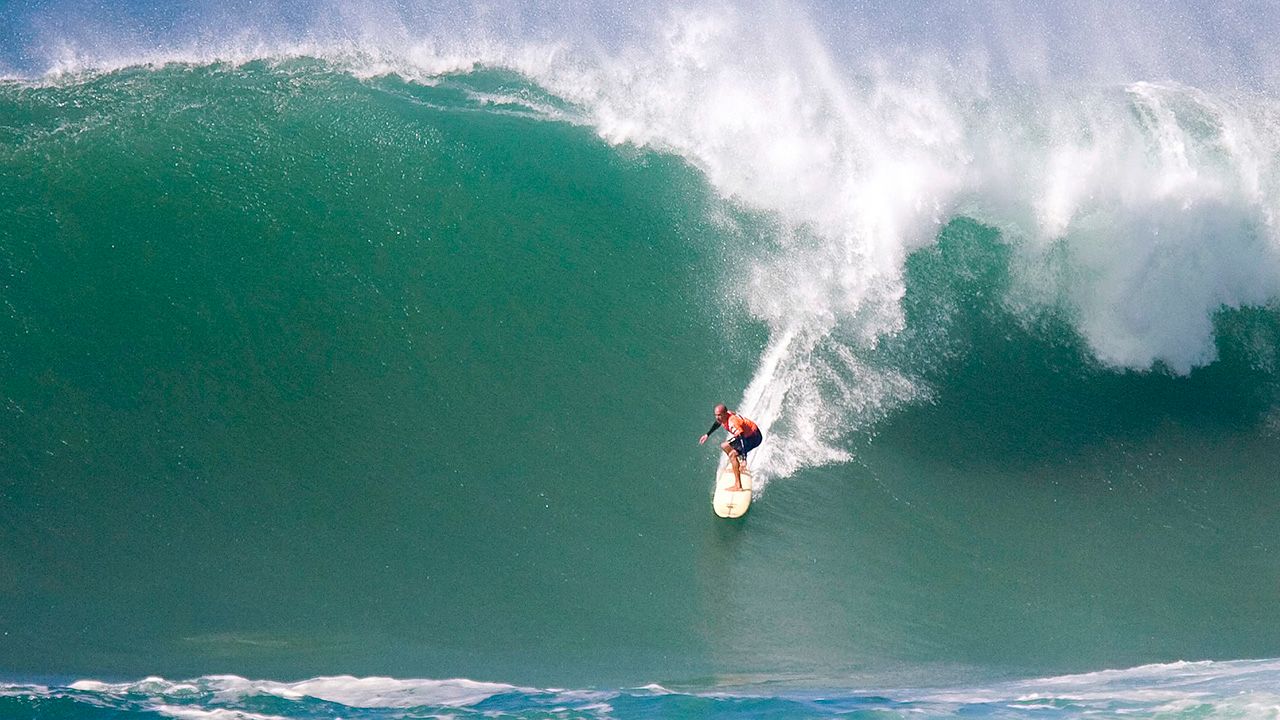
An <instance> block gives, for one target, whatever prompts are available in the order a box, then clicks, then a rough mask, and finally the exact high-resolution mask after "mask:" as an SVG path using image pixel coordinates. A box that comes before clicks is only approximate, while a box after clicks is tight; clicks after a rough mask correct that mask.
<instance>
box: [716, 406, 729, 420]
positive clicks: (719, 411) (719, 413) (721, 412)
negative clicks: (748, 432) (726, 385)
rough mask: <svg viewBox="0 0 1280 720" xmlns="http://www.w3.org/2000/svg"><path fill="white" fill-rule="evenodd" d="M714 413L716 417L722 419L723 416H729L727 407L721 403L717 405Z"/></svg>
mask: <svg viewBox="0 0 1280 720" xmlns="http://www.w3.org/2000/svg"><path fill="white" fill-rule="evenodd" d="M715 413H716V419H717V420H721V421H723V420H724V419H725V418H727V417H729V408H727V407H725V406H724V405H723V404H720V405H717V406H716V410H715Z"/></svg>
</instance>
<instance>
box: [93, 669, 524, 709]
mask: <svg viewBox="0 0 1280 720" xmlns="http://www.w3.org/2000/svg"><path fill="white" fill-rule="evenodd" d="M68 687H70V688H71V689H73V690H81V691H85V692H94V693H102V694H107V695H127V694H144V695H149V696H154V697H158V698H166V699H178V698H192V697H197V696H204V695H207V696H209V697H210V698H211V699H212V700H214V701H216V702H220V703H226V702H235V701H239V700H243V699H245V698H249V697H254V696H260V695H274V696H276V697H281V698H286V699H290V700H300V699H303V698H315V699H317V700H325V701H327V702H333V703H339V704H342V705H346V706H348V707H357V708H407V707H419V706H442V707H463V706H468V705H474V704H476V703H478V702H481V701H484V700H486V699H488V698H490V697H493V696H494V695H498V694H501V693H507V692H522V693H535V692H538V691H537V690H533V689H530V688H520V687H516V686H514V685H504V684H501V683H486V682H478V681H475V680H466V679H450V680H413V679H410V680H401V679H396V678H389V677H364V678H357V677H353V676H350V675H339V676H331V677H316V678H311V679H309V680H302V681H299V682H276V681H271V680H248V679H245V678H243V677H239V676H236V675H210V676H206V677H201V678H198V679H196V680H189V681H181V682H174V681H170V680H165V679H164V678H160V677H148V678H144V679H142V680H139V681H136V682H127V683H104V682H100V681H97V680H78V681H76V682H74V683H72V684H71V685H69V686H68Z"/></svg>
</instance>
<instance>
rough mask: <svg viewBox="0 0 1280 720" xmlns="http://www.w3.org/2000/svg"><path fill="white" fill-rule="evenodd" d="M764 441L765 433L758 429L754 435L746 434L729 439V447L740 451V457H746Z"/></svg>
mask: <svg viewBox="0 0 1280 720" xmlns="http://www.w3.org/2000/svg"><path fill="white" fill-rule="evenodd" d="M762 442H764V433H762V432H760V431H759V430H757V431H756V432H755V434H754V435H744V436H742V437H737V438H734V439H732V440H730V441H729V447H731V448H733V449H734V450H737V451H738V455H739V456H740V457H746V456H747V453H749V452H751V451H752V450H755V449H756V448H758V447H760V443H762Z"/></svg>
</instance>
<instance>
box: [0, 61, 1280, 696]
mask: <svg viewBox="0 0 1280 720" xmlns="http://www.w3.org/2000/svg"><path fill="white" fill-rule="evenodd" d="M498 91H501V92H507V93H513V94H515V95H518V96H522V97H525V98H533V99H536V100H537V101H539V102H551V103H553V104H554V103H555V101H552V100H549V99H547V98H546V97H545V95H543V94H541V93H540V91H539V90H537V89H536V88H534V87H532V86H530V85H528V84H527V83H524V82H522V81H520V80H518V79H517V78H515V77H512V76H508V75H504V74H500V73H490V72H478V73H474V74H471V75H466V76H459V77H454V78H448V79H446V80H445V81H443V82H441V83H440V84H439V85H436V86H428V85H421V84H412V83H407V82H405V81H403V80H400V79H398V78H396V77H381V78H374V79H369V80H359V79H356V78H353V77H351V76H350V75H348V74H346V73H343V72H340V71H337V70H335V69H332V68H329V67H327V66H325V65H323V64H320V63H318V62H314V61H291V62H288V63H284V64H278V63H276V64H266V63H251V64H249V65H245V66H241V67H235V68H232V67H224V66H204V67H187V66H169V67H166V68H163V69H134V70H126V71H121V72H117V73H112V74H108V75H101V76H93V77H88V78H81V79H72V80H69V81H67V82H65V83H61V84H51V85H46V86H39V87H31V86H24V85H20V84H8V85H0V166H3V167H4V170H5V172H4V173H3V174H2V175H0V283H2V285H0V290H2V292H0V298H2V299H3V301H4V303H3V305H4V308H3V312H2V313H0V382H2V383H3V385H2V391H3V402H4V405H3V415H2V416H0V467H2V468H4V470H3V472H2V473H0V501H2V502H0V608H2V609H3V610H2V611H0V670H3V671H6V672H9V673H15V674H65V675H83V674H92V675H94V676H109V677H141V676H143V675H146V674H151V673H154V674H162V675H165V676H166V677H181V676H191V675H197V674H211V673H221V672H234V673H236V674H240V675H245V676H255V677H273V678H301V677H308V676H312V675H317V674H335V673H349V674H354V675H369V674H388V675H394V676H397V677H468V678H474V679H494V680H502V681H505V682H517V683H536V684H542V685H546V684H554V683H564V684H573V685H578V686H583V685H592V684H618V683H644V682H650V681H655V680H668V681H683V682H695V683H696V682H699V681H701V680H702V679H706V678H713V677H725V676H733V677H739V676H741V677H753V676H762V677H774V678H779V677H780V678H788V679H791V680H793V681H798V682H803V681H805V679H806V678H807V679H814V678H843V679H845V681H846V682H853V683H857V682H861V681H867V682H870V681H871V680H873V679H878V680H879V681H881V682H893V681H902V682H906V681H911V680H919V679H920V678H929V679H933V680H938V679H946V678H953V677H967V678H972V677H986V676H993V675H1029V674H1040V673H1051V672H1066V671H1074V670H1090V669H1096V668H1098V667H1104V666H1128V665H1137V664H1141V663H1146V662H1160V661H1170V660H1176V659H1183V658H1186V659H1201V658H1221V659H1231V658H1246V657H1258V656H1275V655H1276V654H1277V648H1280V631H1278V630H1277V626H1276V624H1275V623H1274V621H1273V618H1272V617H1271V612H1270V610H1271V609H1272V606H1273V600H1274V594H1275V587H1276V581H1277V578H1278V577H1280V558H1278V557H1277V555H1276V552H1275V549H1274V547H1273V541H1272V539H1271V527H1272V526H1273V525H1274V520H1275V519H1276V517H1277V513H1276V508H1277V506H1278V504H1277V501H1278V500H1280V497H1277V490H1276V482H1275V480H1276V478H1277V477H1278V474H1277V471H1278V470H1280V452H1277V450H1278V449H1280V434H1278V433H1280V431H1278V430H1277V427H1278V425H1277V422H1276V421H1275V419H1274V417H1273V416H1272V415H1271V414H1270V408H1271V406H1272V403H1273V401H1274V398H1275V389H1276V387H1277V385H1276V379H1277V372H1276V367H1275V366H1274V349H1275V347H1276V346H1277V343H1276V339H1277V337H1280V335H1277V332H1278V328H1280V321H1277V319H1276V314H1275V313H1274V312H1273V311H1272V310H1269V309H1266V308H1262V309H1257V308H1254V309H1245V310H1235V311H1224V312H1223V313H1222V314H1221V315H1220V316H1219V317H1218V318H1217V327H1218V346H1219V352H1220V360H1219V361H1217V362H1216V363H1214V364H1212V365H1209V366H1208V367H1205V368H1202V369H1199V370H1196V371H1194V372H1193V373H1192V374H1191V375H1190V376H1186V377H1182V376H1174V375H1172V374H1170V373H1168V372H1165V371H1163V370H1161V369H1160V368H1156V369H1154V370H1151V371H1145V372H1132V371H1117V370H1113V369H1109V368H1106V367H1103V366H1102V365H1100V364H1099V363H1098V362H1097V361H1095V360H1093V359H1091V357H1090V356H1089V353H1088V351H1087V349H1086V348H1085V345H1084V343H1083V342H1082V341H1081V340H1080V339H1079V338H1078V337H1077V336H1076V335H1075V334H1074V333H1073V331H1072V330H1071V325H1070V323H1069V319H1070V318H1069V314H1068V315H1064V314H1062V313H1059V312H1057V311H1055V310H1053V309H1048V310H1045V311H1044V312H1043V313H1042V314H1040V315H1035V316H1027V315H1024V314H1019V313H1018V312H1017V311H1015V310H1013V309H1011V307H1012V306H1011V305H1010V304H1009V303H1008V302H1006V299H1007V298H1008V297H1009V293H1010V292H1013V291H1012V290H1011V281H1010V280H1009V277H1010V275H1009V264H1010V262H1012V261H1011V250H1010V249H1009V247H1008V246H1006V245H1005V244H1004V243H1003V242H1002V240H1001V238H1000V237H999V235H998V234H997V233H996V232H995V231H994V230H991V229H989V228H986V227H984V226H982V225H980V224H976V223H974V222H971V221H969V220H965V219H963V218H961V219H956V220H953V221H952V222H950V223H949V224H948V225H946V226H945V228H944V229H943V231H942V232H941V234H940V236H939V239H938V242H937V244H935V245H934V246H932V247H930V248H926V249H923V250H920V251H917V253H916V254H915V255H913V256H912V257H911V258H910V260H909V261H908V265H907V275H906V280H907V293H906V296H905V298H904V299H903V301H902V302H903V310H904V313H905V316H906V319H907V324H906V327H905V329H904V330H903V331H902V332H901V333H899V334H897V335H896V336H894V337H891V338H886V339H885V340H884V342H883V343H882V344H881V345H879V346H878V347H877V348H875V349H874V350H873V351H868V357H869V358H870V359H871V360H872V361H874V362H876V363H880V364H883V365H885V366H892V367H895V368H898V369H900V370H901V371H903V372H905V373H907V374H908V375H910V376H911V377H912V378H914V379H915V380H916V381H917V382H918V383H919V384H920V386H921V387H923V388H926V389H927V393H925V394H923V395H922V399H920V400H918V401H916V402H914V403H911V404H908V405H906V406H904V407H901V408H897V409H896V410H894V411H893V412H892V413H891V414H890V416H889V417H888V418H886V419H885V420H883V421H881V422H879V423H877V424H875V425H874V426H873V427H870V428H864V427H860V426H858V428H857V429H856V430H853V431H851V432H850V433H848V434H847V436H846V437H845V438H844V442H845V444H846V448H847V449H848V450H849V451H850V453H851V454H852V457H853V459H852V460H851V461H849V462H846V463H838V464H833V465H826V466H821V467H816V468H809V469H805V470H802V471H800V472H798V473H796V474H795V475H792V476H790V477H785V478H775V479H774V480H772V481H771V482H770V483H769V485H768V487H767V489H766V491H765V493H764V494H763V496H761V497H759V498H758V499H757V502H756V504H755V505H753V509H752V511H751V513H750V514H749V515H748V517H747V518H746V519H745V520H744V521H743V522H740V523H725V522H721V521H717V520H716V519H715V518H714V517H713V516H712V515H711V513H710V512H709V509H708V507H707V505H708V496H709V494H710V487H711V475H712V469H713V464H714V450H713V449H712V448H710V447H700V446H698V444H697V437H698V435H700V434H701V433H702V432H703V431H704V430H705V429H706V426H707V424H709V421H710V412H709V411H710V408H711V406H712V405H714V404H715V403H717V402H722V401H723V402H729V403H730V404H733V403H734V402H736V401H737V400H738V398H740V397H741V395H742V391H743V388H744V386H745V385H746V384H747V383H748V382H749V381H750V380H751V378H752V377H753V373H754V372H755V369H756V366H757V363H758V362H759V360H760V357H761V353H762V352H763V350H764V348H765V345H766V342H767V340H768V332H767V329H766V328H765V327H764V326H763V325H762V324H760V323H759V322H756V321H754V320H753V319H752V318H751V316H750V314H749V312H748V311H747V307H746V298H745V297H743V288H744V287H746V284H745V280H744V278H745V274H744V273H745V271H746V270H747V268H748V267H749V264H750V260H751V258H752V257H753V255H754V254H755V253H756V252H757V251H759V252H761V253H764V252H766V249H767V248H773V247H774V245H773V239H772V237H771V236H770V233H771V232H772V228H773V227H774V226H775V224H774V221H773V219H772V218H768V217H762V216H760V215H758V214H755V213H753V212H751V211H748V210H747V209H744V208H743V207H740V206H739V205H737V204H735V203H734V202H733V201H731V200H725V199H723V198H720V197H718V196H717V195H716V194H715V193H714V192H713V191H712V190H711V189H710V188H709V187H708V185H707V183H706V181H705V179H704V177H703V174H702V173H701V172H699V170H698V169H696V168H693V167H690V166H689V165H688V164H686V163H684V162H683V161H681V160H680V159H678V158H676V157H674V156H671V155H668V154H664V153H662V152H660V151H659V150H655V149H637V148H633V147H629V146H611V145H609V144H607V143H605V142H604V141H602V140H601V139H600V138H598V137H597V136H596V135H595V134H594V133H593V131H592V130H591V129H590V128H588V127H584V126H581V125H578V124H575V123H571V122H564V121H559V120H547V119H543V118H540V117H538V116H537V115H536V113H534V112H533V111H531V110H529V109H528V108H527V107H526V106H524V105H521V104H519V103H509V104H504V103H501V102H499V103H498V104H494V103H492V102H485V101H482V100H480V99H477V95H476V93H493V92H498ZM843 412H844V410H843V409H842V408H841V407H832V408H830V422H831V423H833V424H839V423H841V422H843V421H844V415H843ZM851 427H852V425H851Z"/></svg>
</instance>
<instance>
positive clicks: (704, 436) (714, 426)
mask: <svg viewBox="0 0 1280 720" xmlns="http://www.w3.org/2000/svg"><path fill="white" fill-rule="evenodd" d="M719 427H720V421H719V420H715V421H713V422H712V423H711V429H710V430H708V431H706V432H705V433H703V434H702V439H700V440H698V444H699V445H701V444H702V443H704V442H706V441H707V438H709V437H711V433H713V432H715V431H716V430H717V429H718V428H719Z"/></svg>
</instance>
